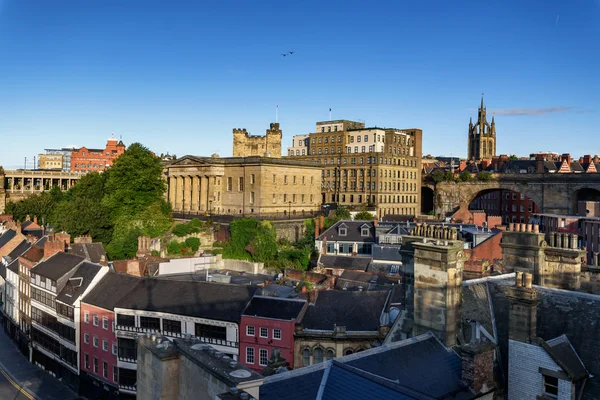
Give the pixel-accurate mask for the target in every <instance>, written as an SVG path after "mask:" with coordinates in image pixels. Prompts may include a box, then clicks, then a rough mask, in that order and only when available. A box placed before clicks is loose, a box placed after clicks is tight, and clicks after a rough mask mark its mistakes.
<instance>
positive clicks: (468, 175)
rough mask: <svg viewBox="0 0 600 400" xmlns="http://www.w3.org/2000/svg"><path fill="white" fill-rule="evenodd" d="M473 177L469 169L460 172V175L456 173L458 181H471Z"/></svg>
mask: <svg viewBox="0 0 600 400" xmlns="http://www.w3.org/2000/svg"><path fill="white" fill-rule="evenodd" d="M472 179H473V176H472V175H471V173H470V172H469V171H466V170H465V171H463V172H461V173H460V175H458V181H459V182H471V180H472Z"/></svg>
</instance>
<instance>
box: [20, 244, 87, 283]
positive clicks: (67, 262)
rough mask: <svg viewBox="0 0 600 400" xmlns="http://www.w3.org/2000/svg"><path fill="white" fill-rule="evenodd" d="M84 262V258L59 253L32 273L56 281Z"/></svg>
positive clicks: (43, 262) (39, 265)
mask: <svg viewBox="0 0 600 400" xmlns="http://www.w3.org/2000/svg"><path fill="white" fill-rule="evenodd" d="M84 260H85V259H84V258H82V257H79V256H76V255H73V254H67V253H64V252H62V251H59V252H58V253H55V254H53V255H52V256H50V257H49V258H47V259H46V260H44V261H42V262H40V263H39V264H37V265H36V266H35V267H33V268H32V269H31V272H32V273H35V274H38V275H40V276H44V277H46V278H48V279H52V280H54V281H56V280H58V279H59V278H60V277H62V276H63V275H65V274H66V273H67V272H69V271H71V270H72V269H73V268H75V267H76V266H77V265H79V264H81V263H82V262H83V261H84Z"/></svg>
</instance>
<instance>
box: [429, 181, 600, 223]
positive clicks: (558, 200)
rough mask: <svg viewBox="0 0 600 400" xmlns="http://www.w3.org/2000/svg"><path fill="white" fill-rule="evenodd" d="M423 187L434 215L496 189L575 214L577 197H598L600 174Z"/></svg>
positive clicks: (553, 210)
mask: <svg viewBox="0 0 600 400" xmlns="http://www.w3.org/2000/svg"><path fill="white" fill-rule="evenodd" d="M424 187H428V188H430V189H431V190H433V192H434V197H433V206H434V210H435V214H436V215H444V216H446V215H449V214H451V213H452V212H453V211H455V210H456V209H457V208H458V207H460V206H461V205H466V206H468V205H469V204H470V203H471V201H473V200H474V199H475V198H476V197H477V196H478V195H480V194H484V193H486V192H492V191H495V190H499V189H500V190H502V189H506V190H511V191H514V192H518V193H523V194H524V195H525V196H527V197H529V198H530V199H531V200H533V201H534V202H535V203H536V204H537V205H538V207H539V208H540V211H541V212H543V213H550V214H575V212H576V210H577V201H578V200H589V197H588V196H589V195H590V193H591V194H592V195H593V197H594V199H596V200H598V199H600V173H589V174H588V173H577V174H576V173H567V174H558V173H556V174H493V175H492V180H490V181H487V182H478V181H477V182H461V183H454V182H440V183H437V184H435V185H434V184H425V185H424Z"/></svg>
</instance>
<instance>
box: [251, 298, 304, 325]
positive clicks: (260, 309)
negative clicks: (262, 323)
mask: <svg viewBox="0 0 600 400" xmlns="http://www.w3.org/2000/svg"><path fill="white" fill-rule="evenodd" d="M305 304H306V301H304V300H291V299H281V298H277V297H263V296H254V297H253V298H252V300H250V303H248V306H247V307H246V309H245V310H244V313H243V315H245V316H249V317H263V318H271V319H281V320H286V321H291V320H294V319H297V318H298V316H299V315H300V312H301V311H302V308H303V307H304V305H305Z"/></svg>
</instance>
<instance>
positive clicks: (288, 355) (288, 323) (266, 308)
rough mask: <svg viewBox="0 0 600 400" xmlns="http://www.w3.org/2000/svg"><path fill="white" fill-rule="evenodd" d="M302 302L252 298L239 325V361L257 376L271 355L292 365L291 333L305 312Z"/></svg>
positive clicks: (259, 297) (292, 333)
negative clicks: (275, 351)
mask: <svg viewBox="0 0 600 400" xmlns="http://www.w3.org/2000/svg"><path fill="white" fill-rule="evenodd" d="M306 304H307V303H306V301H305V300H298V299H283V298H277V297H263V296H255V297H253V298H252V300H251V301H250V303H249V304H248V307H246V310H244V313H243V314H242V318H241V321H240V356H239V361H240V362H241V363H242V364H243V365H245V366H246V367H248V368H250V369H252V370H254V371H257V372H259V373H260V372H261V371H262V370H263V369H265V367H266V366H267V364H268V361H269V358H270V357H271V356H272V355H273V351H274V350H275V349H278V350H279V352H280V354H281V356H282V357H283V358H285V360H286V361H287V362H288V363H289V366H290V367H292V366H293V365H294V329H295V325H296V320H297V319H299V318H301V316H302V314H304V312H305V309H306Z"/></svg>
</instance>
